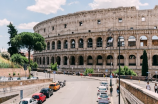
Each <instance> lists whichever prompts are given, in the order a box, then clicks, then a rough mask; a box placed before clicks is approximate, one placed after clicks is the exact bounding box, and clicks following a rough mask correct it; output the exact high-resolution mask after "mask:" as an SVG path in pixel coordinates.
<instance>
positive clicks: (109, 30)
mask: <svg viewBox="0 0 158 104" xmlns="http://www.w3.org/2000/svg"><path fill="white" fill-rule="evenodd" d="M116 30H117V31H118V32H119V104H120V31H119V30H118V29H117V28H116ZM108 32H109V33H110V34H112V35H113V33H112V32H111V28H110V29H108ZM110 50H111V46H110ZM110 54H111V53H110ZM110 59H111V58H110ZM110 74H111V69H110ZM110 83H111V82H110Z"/></svg>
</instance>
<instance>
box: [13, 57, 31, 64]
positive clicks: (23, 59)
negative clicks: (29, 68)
mask: <svg viewBox="0 0 158 104" xmlns="http://www.w3.org/2000/svg"><path fill="white" fill-rule="evenodd" d="M11 61H12V62H15V63H16V64H20V65H24V64H25V63H26V64H28V62H29V61H28V59H27V58H26V57H24V56H22V55H21V54H13V55H12V56H11Z"/></svg>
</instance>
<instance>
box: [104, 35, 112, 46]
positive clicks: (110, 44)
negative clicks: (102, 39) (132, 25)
mask: <svg viewBox="0 0 158 104" xmlns="http://www.w3.org/2000/svg"><path fill="white" fill-rule="evenodd" d="M113 40H114V39H113V37H111V36H110V37H107V42H106V46H107V47H113Z"/></svg>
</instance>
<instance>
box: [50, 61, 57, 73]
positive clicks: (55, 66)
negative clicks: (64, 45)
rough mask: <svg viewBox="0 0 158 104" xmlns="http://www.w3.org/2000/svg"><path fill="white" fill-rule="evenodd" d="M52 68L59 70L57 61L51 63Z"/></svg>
mask: <svg viewBox="0 0 158 104" xmlns="http://www.w3.org/2000/svg"><path fill="white" fill-rule="evenodd" d="M50 69H51V70H54V71H57V70H58V69H57V62H56V63H54V64H53V63H51V66H50Z"/></svg>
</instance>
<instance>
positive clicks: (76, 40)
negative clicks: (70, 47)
mask: <svg viewBox="0 0 158 104" xmlns="http://www.w3.org/2000/svg"><path fill="white" fill-rule="evenodd" d="M78 48H79V46H78V38H76V39H75V49H78Z"/></svg>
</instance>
